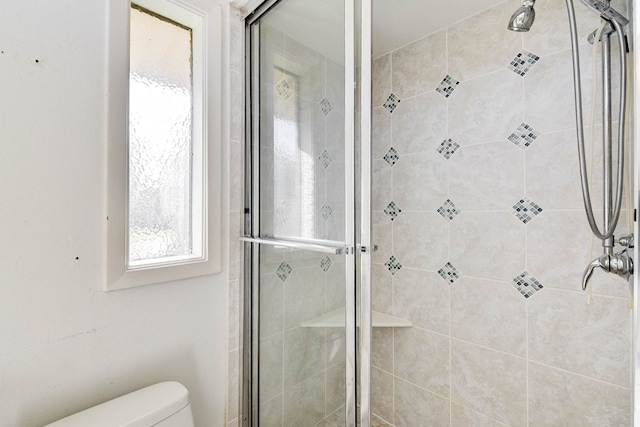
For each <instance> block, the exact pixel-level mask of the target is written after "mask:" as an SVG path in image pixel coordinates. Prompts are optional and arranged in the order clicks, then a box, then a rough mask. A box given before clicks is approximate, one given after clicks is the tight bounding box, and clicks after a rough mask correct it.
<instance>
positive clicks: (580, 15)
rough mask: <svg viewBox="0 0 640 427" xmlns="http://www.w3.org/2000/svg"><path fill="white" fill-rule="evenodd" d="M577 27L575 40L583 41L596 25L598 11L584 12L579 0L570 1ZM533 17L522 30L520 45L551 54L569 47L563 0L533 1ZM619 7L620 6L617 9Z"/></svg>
mask: <svg viewBox="0 0 640 427" xmlns="http://www.w3.org/2000/svg"><path fill="white" fill-rule="evenodd" d="M574 7H575V10H576V18H577V27H578V41H579V43H580V44H585V43H586V42H587V36H588V35H589V34H590V33H591V32H593V30H595V29H596V28H598V26H599V25H600V22H599V18H598V15H596V14H595V13H590V12H587V10H586V9H587V8H586V7H585V6H584V5H583V4H582V3H580V2H576V3H574ZM535 10H536V21H535V24H534V26H533V27H532V29H531V31H529V32H527V33H523V43H524V48H525V49H527V50H528V51H529V52H533V53H535V54H536V55H540V56H543V55H551V54H554V53H558V52H560V51H563V50H568V49H571V38H570V36H569V31H568V24H567V7H566V4H565V2H561V1H547V2H540V3H536V6H535ZM617 10H620V9H617Z"/></svg>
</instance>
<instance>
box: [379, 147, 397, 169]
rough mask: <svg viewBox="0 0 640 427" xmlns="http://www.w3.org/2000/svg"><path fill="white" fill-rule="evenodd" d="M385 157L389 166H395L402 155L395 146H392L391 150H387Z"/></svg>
mask: <svg viewBox="0 0 640 427" xmlns="http://www.w3.org/2000/svg"><path fill="white" fill-rule="evenodd" d="M383 158H384V161H385V162H387V163H389V166H393V165H395V164H396V162H397V161H398V160H400V155H399V154H398V152H397V151H396V149H395V148H393V147H391V148H389V151H387V154H385V155H384V157H383Z"/></svg>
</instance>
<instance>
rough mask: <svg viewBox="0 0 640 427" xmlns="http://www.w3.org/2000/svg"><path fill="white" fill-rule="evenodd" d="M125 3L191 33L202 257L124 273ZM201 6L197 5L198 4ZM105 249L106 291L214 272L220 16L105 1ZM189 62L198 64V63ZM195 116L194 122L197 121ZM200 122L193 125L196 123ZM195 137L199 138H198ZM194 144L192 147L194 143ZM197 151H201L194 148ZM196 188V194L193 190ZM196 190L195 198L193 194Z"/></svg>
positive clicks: (153, 1) (158, 1)
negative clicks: (185, 27) (191, 31)
mask: <svg viewBox="0 0 640 427" xmlns="http://www.w3.org/2000/svg"><path fill="white" fill-rule="evenodd" d="M131 3H135V4H137V5H139V6H141V7H143V8H145V9H148V10H150V11H152V12H154V13H157V14H159V15H161V16H166V17H167V18H170V19H172V20H174V21H176V22H179V23H182V24H184V25H186V26H188V27H190V28H192V29H193V42H192V43H193V52H194V58H193V61H194V62H193V76H194V79H193V85H194V86H193V93H194V98H193V102H194V105H193V111H194V127H193V132H194V139H193V144H194V150H196V149H198V148H200V150H201V153H202V157H201V159H202V161H200V162H197V161H194V166H193V167H194V177H195V176H196V175H197V173H196V172H199V171H198V170H197V169H196V168H199V170H200V171H201V176H202V178H203V179H202V182H201V184H200V183H198V184H197V183H195V182H194V183H193V192H194V199H195V198H199V199H201V200H202V203H201V208H202V222H203V223H202V226H201V227H197V226H196V227H194V232H195V231H196V230H197V229H198V228H201V230H202V233H201V237H200V236H197V235H195V234H194V236H193V239H194V241H195V239H200V238H201V239H202V250H203V253H202V256H200V257H197V258H195V257H194V258H189V259H187V260H184V261H179V262H176V261H172V262H167V263H162V262H160V263H154V264H152V265H147V266H143V267H134V268H129V267H128V264H129V260H128V237H129V230H128V217H129V214H128V207H127V205H128V198H129V195H128V189H129V177H128V170H129V162H128V138H129V131H128V123H129V111H128V103H129V90H128V88H129V51H130V48H129V34H130V32H129V29H130V13H131V12H130V10H131ZM198 6H200V5H198ZM107 55H108V57H107V93H106V97H107V106H106V108H107V129H106V133H107V216H106V224H107V225H106V228H107V239H106V241H107V245H106V246H107V248H106V258H107V260H106V270H107V271H106V280H105V283H104V290H105V291H113V290H117V289H127V288H132V287H136V286H143V285H149V284H154V283H162V282H167V281H173V280H179V279H186V278H190V277H196V276H204V275H209V274H214V273H219V272H220V271H221V265H222V262H221V261H222V260H221V258H222V243H221V216H222V205H221V201H222V197H221V193H222V188H221V183H222V171H221V168H222V164H221V146H222V10H221V7H220V5H219V4H217V3H212V4H211V5H210V7H208V8H207V9H206V10H205V9H202V8H199V7H197V6H196V5H194V4H193V3H191V2H189V1H182V0H134V1H129V0H111V1H110V2H108V37H107ZM196 58H201V60H198V59H196ZM197 117H200V119H198V118H197ZM198 122H199V123H198ZM198 135H201V136H198ZM198 141H199V142H198ZM197 145H200V147H198V146H197ZM199 188H201V190H202V191H201V192H200V191H199V190H198V189H199ZM196 191H198V193H199V194H197V195H196Z"/></svg>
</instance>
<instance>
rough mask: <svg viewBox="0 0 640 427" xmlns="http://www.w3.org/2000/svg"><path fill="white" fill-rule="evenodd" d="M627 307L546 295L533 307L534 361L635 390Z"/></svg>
mask: <svg viewBox="0 0 640 427" xmlns="http://www.w3.org/2000/svg"><path fill="white" fill-rule="evenodd" d="M626 307H627V301H626V300H625V299H621V298H610V297H604V296H600V297H597V298H594V300H593V302H592V303H591V304H587V302H586V297H585V295H584V294H583V293H581V292H579V293H577V292H567V291H561V290H555V289H543V290H542V291H540V292H538V293H537V294H536V295H535V296H534V297H532V298H531V300H530V301H529V315H528V325H529V359H530V360H532V361H536V362H541V363H545V364H548V365H552V366H555V367H558V368H562V369H566V370H568V371H571V372H575V373H579V374H582V375H587V376H590V377H592V378H597V379H601V380H604V381H608V382H610V383H614V384H619V385H622V386H625V387H627V386H629V384H630V371H629V366H630V356H631V342H630V336H631V334H630V328H631V324H630V321H631V315H630V311H629V310H628V308H626Z"/></svg>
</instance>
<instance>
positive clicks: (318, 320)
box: [300, 308, 413, 328]
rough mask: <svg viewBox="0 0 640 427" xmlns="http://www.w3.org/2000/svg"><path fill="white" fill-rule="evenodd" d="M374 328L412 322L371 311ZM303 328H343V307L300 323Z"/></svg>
mask: <svg viewBox="0 0 640 427" xmlns="http://www.w3.org/2000/svg"><path fill="white" fill-rule="evenodd" d="M372 315H373V316H372V317H373V327H374V328H409V327H411V326H413V324H412V323H411V322H410V321H408V320H405V319H400V318H399V317H394V316H390V315H388V314H384V313H380V312H379V311H373V312H372ZM300 326H301V327H303V328H344V308H337V309H335V310H333V311H330V312H328V313H325V314H323V315H322V316H318V317H315V318H313V319H310V320H307V321H306V322H302V323H301V324H300Z"/></svg>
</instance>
